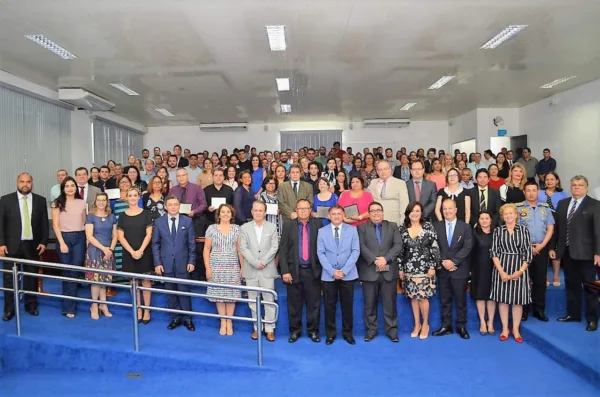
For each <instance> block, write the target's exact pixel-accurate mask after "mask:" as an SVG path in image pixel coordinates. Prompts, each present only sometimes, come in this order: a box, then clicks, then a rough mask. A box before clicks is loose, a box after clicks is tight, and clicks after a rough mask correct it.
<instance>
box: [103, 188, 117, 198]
mask: <svg viewBox="0 0 600 397" xmlns="http://www.w3.org/2000/svg"><path fill="white" fill-rule="evenodd" d="M104 193H106V194H107V195H108V199H109V200H115V199H117V200H118V199H120V198H121V191H120V190H119V189H106V190H105V191H104Z"/></svg>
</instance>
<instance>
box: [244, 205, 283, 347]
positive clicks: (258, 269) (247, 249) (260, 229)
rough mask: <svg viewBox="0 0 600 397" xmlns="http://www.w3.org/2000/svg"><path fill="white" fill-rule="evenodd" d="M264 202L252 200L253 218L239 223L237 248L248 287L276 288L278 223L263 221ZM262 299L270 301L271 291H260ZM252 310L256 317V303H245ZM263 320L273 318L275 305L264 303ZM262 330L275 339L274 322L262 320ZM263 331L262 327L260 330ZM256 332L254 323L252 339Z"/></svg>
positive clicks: (250, 294)
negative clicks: (262, 292)
mask: <svg viewBox="0 0 600 397" xmlns="http://www.w3.org/2000/svg"><path fill="white" fill-rule="evenodd" d="M266 213H267V205H266V204H265V203H263V202H262V201H255V202H254V203H253V204H252V222H247V223H245V224H243V225H242V227H241V233H240V251H241V253H242V256H243V257H244V269H243V272H244V278H245V279H246V285H247V286H249V287H261V288H268V289H271V290H274V289H275V278H276V277H277V264H275V256H276V255H277V250H278V249H279V237H278V235H277V226H275V224H273V223H270V222H267V221H265V215H266ZM248 298H249V299H254V300H255V299H256V292H252V291H249V292H248ZM262 298H263V299H264V300H265V301H268V302H273V295H271V294H263V296H262ZM248 305H249V306H250V310H252V318H256V303H248ZM263 307H264V308H265V310H264V312H265V320H267V321H272V320H274V319H275V308H274V307H273V306H271V305H264V306H263ZM264 330H265V333H266V337H267V340H268V341H269V342H273V341H275V324H265V326H264ZM261 331H262V330H261ZM258 337H259V334H258V330H257V329H256V324H255V325H254V332H253V333H252V339H255V340H256V339H258Z"/></svg>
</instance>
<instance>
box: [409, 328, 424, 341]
mask: <svg viewBox="0 0 600 397" xmlns="http://www.w3.org/2000/svg"><path fill="white" fill-rule="evenodd" d="M421 328H423V326H422V325H419V329H417V330H416V331H413V332H411V333H410V337H411V338H418V337H419V333H420V332H421Z"/></svg>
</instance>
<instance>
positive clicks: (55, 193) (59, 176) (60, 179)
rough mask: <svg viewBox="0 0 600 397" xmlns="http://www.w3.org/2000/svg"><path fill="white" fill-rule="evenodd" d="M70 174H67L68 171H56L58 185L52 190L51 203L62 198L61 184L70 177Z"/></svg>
mask: <svg viewBox="0 0 600 397" xmlns="http://www.w3.org/2000/svg"><path fill="white" fill-rule="evenodd" d="M68 175H69V174H68V173H67V171H66V170H58V171H56V182H58V183H57V184H56V185H54V186H52V189H50V202H51V203H52V202H54V200H56V199H57V198H58V196H60V184H61V183H62V182H63V181H64V180H65V178H66V177H67V176H68Z"/></svg>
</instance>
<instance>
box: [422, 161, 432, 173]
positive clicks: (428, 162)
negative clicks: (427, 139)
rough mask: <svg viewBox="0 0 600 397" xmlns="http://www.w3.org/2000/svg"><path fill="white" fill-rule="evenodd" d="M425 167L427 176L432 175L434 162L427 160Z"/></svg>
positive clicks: (424, 163)
mask: <svg viewBox="0 0 600 397" xmlns="http://www.w3.org/2000/svg"><path fill="white" fill-rule="evenodd" d="M423 165H424V166H425V173H426V174H431V167H432V166H433V161H430V160H429V159H426V160H425V161H424V162H423Z"/></svg>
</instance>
